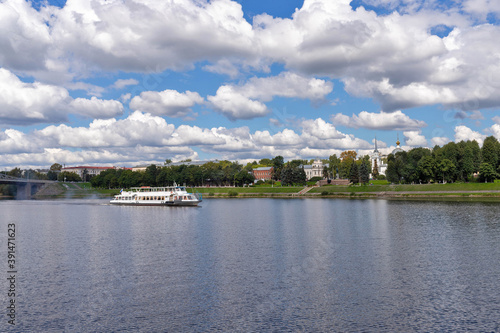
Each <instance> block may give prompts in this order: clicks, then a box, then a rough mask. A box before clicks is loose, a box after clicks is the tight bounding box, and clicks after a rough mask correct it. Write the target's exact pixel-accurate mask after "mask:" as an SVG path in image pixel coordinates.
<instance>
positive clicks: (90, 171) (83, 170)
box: [61, 166, 116, 179]
mask: <svg viewBox="0 0 500 333" xmlns="http://www.w3.org/2000/svg"><path fill="white" fill-rule="evenodd" d="M109 169H116V168H115V167H96V166H76V167H64V168H62V169H61V171H66V172H73V173H76V174H77V175H78V176H80V178H82V179H84V178H85V175H87V176H90V177H93V176H97V175H98V174H100V173H101V172H103V171H105V170H109Z"/></svg>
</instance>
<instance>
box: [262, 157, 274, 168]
mask: <svg viewBox="0 0 500 333" xmlns="http://www.w3.org/2000/svg"><path fill="white" fill-rule="evenodd" d="M259 164H260V165H262V166H272V165H273V161H272V160H271V159H269V158H263V159H261V160H260V161H259Z"/></svg>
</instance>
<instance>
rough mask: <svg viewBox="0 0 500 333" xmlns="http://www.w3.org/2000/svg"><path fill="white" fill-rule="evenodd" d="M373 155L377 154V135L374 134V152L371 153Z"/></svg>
mask: <svg viewBox="0 0 500 333" xmlns="http://www.w3.org/2000/svg"><path fill="white" fill-rule="evenodd" d="M373 152H374V153H378V149H377V135H376V134H375V150H374V151H373Z"/></svg>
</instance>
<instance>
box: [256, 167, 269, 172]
mask: <svg viewBox="0 0 500 333" xmlns="http://www.w3.org/2000/svg"><path fill="white" fill-rule="evenodd" d="M272 168H273V167H258V168H255V169H253V170H254V171H269V170H271V169H272Z"/></svg>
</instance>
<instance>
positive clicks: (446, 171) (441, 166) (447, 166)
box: [436, 158, 455, 183]
mask: <svg viewBox="0 0 500 333" xmlns="http://www.w3.org/2000/svg"><path fill="white" fill-rule="evenodd" d="M454 172H455V164H453V162H452V161H450V160H449V159H447V158H443V159H442V160H440V161H437V163H436V175H439V176H441V179H443V183H445V182H446V181H450V180H451V179H452V178H451V177H452V175H453V173H454Z"/></svg>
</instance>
